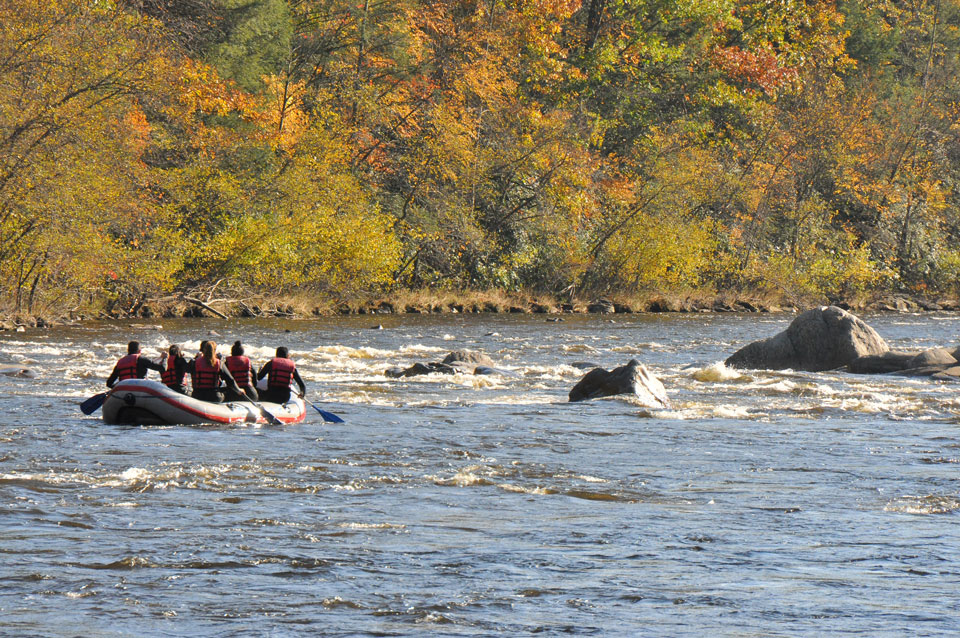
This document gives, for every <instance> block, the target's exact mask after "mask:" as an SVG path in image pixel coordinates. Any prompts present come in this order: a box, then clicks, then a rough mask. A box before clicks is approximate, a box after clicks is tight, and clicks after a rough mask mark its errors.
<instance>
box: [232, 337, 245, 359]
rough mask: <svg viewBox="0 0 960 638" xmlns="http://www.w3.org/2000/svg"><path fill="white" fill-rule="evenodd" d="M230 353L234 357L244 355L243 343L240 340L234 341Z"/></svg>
mask: <svg viewBox="0 0 960 638" xmlns="http://www.w3.org/2000/svg"><path fill="white" fill-rule="evenodd" d="M230 354H231V355H233V356H234V357H240V356H243V344H242V343H240V341H239V340H237V341H234V342H233V347H231V348H230Z"/></svg>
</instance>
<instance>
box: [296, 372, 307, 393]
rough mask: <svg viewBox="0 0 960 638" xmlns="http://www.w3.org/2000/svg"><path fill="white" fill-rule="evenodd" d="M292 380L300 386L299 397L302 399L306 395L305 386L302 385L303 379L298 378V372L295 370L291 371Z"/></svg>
mask: <svg viewBox="0 0 960 638" xmlns="http://www.w3.org/2000/svg"><path fill="white" fill-rule="evenodd" d="M293 380H294V381H296V382H297V385H298V386H300V397H301V398H303V397H304V396H305V395H306V394H307V386H305V385H303V379H301V378H300V371H299V370H297V369H296V368H294V369H293Z"/></svg>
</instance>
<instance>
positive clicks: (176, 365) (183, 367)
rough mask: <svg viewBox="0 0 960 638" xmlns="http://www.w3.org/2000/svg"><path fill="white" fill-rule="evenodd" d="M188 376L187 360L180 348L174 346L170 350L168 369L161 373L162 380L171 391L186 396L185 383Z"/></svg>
mask: <svg viewBox="0 0 960 638" xmlns="http://www.w3.org/2000/svg"><path fill="white" fill-rule="evenodd" d="M186 376H187V358H186V357H184V356H183V352H181V351H180V346H178V345H172V346H170V349H169V350H168V356H167V367H166V369H165V370H164V371H163V372H161V373H160V380H161V381H163V385H165V386H167V387H168V388H170V389H171V390H174V391H176V392H179V393H180V394H186V393H187V384H185V383H184V380H185V379H186Z"/></svg>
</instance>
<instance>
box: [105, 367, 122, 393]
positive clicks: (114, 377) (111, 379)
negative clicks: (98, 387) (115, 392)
mask: <svg viewBox="0 0 960 638" xmlns="http://www.w3.org/2000/svg"><path fill="white" fill-rule="evenodd" d="M118 376H120V375H119V373H118V372H117V366H113V372H111V373H110V376H109V377H107V387H108V388H112V387H113V385H114V384H115V383H116V382H117V377H118Z"/></svg>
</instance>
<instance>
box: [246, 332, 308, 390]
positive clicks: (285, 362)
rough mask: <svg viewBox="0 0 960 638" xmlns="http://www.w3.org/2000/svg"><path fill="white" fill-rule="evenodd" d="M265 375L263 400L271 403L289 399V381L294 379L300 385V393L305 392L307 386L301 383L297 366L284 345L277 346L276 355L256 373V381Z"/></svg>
mask: <svg viewBox="0 0 960 638" xmlns="http://www.w3.org/2000/svg"><path fill="white" fill-rule="evenodd" d="M263 377H267V392H266V394H265V395H264V400H265V401H269V402H271V403H280V404H283V403H286V402H287V401H289V400H290V381H291V380H293V381H296V382H297V385H298V386H300V395H299V396H301V397H302V396H304V395H305V394H306V393H307V387H306V386H305V385H303V379H301V378H300V373H299V372H297V366H296V364H295V363H294V362H293V360H292V359H291V358H290V351H289V350H287V349H286V348H285V347H283V346H280V347H279V348H277V356H276V357H274V358H273V359H271V360H270V361H267V362H266V363H265V364H263V367H262V368H260V372H258V373H257V381H259V380H260V379H262V378H263Z"/></svg>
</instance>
